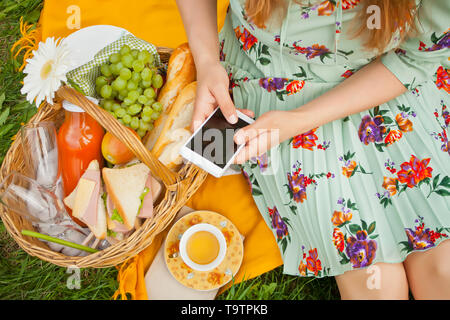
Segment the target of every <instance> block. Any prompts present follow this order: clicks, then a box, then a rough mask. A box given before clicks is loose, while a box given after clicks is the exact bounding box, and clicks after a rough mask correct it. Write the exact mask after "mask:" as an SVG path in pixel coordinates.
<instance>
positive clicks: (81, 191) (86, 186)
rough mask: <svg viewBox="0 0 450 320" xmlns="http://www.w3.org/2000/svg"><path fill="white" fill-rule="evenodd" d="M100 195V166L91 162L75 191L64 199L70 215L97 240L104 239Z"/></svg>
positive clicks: (104, 226) (104, 230)
mask: <svg viewBox="0 0 450 320" xmlns="http://www.w3.org/2000/svg"><path fill="white" fill-rule="evenodd" d="M102 194H103V186H102V181H101V174H100V165H99V163H98V161H97V160H93V161H92V162H91V163H90V164H89V167H88V168H87V170H86V172H85V173H84V174H83V176H82V177H81V179H80V180H79V182H78V185H77V186H76V188H75V190H74V191H73V192H72V193H71V194H70V195H69V196H67V197H66V198H65V199H64V203H65V204H66V206H67V207H69V208H70V209H72V215H73V216H74V217H75V218H77V219H79V220H80V221H82V222H84V223H85V224H86V225H87V226H88V227H89V229H90V230H91V231H92V232H93V233H94V235H95V237H96V238H97V239H105V238H106V209H105V206H104V205H103V201H102V198H101V195H102Z"/></svg>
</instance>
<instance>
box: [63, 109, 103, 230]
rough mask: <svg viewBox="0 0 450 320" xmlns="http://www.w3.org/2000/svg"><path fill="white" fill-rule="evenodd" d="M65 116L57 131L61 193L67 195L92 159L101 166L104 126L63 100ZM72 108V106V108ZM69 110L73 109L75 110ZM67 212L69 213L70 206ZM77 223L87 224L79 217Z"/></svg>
mask: <svg viewBox="0 0 450 320" xmlns="http://www.w3.org/2000/svg"><path fill="white" fill-rule="evenodd" d="M63 107H64V109H65V120H64V123H63V124H62V126H61V127H60V129H59V131H58V137H57V139H58V150H59V155H58V157H59V165H60V168H61V175H62V179H63V185H64V195H69V194H70V193H72V191H73V190H74V189H75V187H76V185H77V184H78V181H79V180H80V178H81V176H82V175H83V174H84V172H85V170H86V169H87V168H88V166H89V164H90V163H91V161H92V160H97V161H98V163H99V165H100V166H102V164H103V158H102V155H101V152H100V146H101V143H102V139H103V135H104V130H103V127H102V126H101V125H100V124H98V122H97V121H95V120H94V119H93V118H92V117H91V116H90V115H88V114H87V113H86V112H83V111H82V109H80V110H81V112H80V110H76V108H79V107H77V106H75V105H72V104H70V103H69V102H67V101H64V102H63ZM74 108H75V109H74ZM71 110H75V111H74V112H73V111H71ZM68 211H69V215H71V216H72V214H71V212H70V210H68ZM74 221H75V222H76V223H78V224H79V225H81V226H83V227H85V226H86V225H85V224H84V223H82V222H80V221H79V220H78V219H74Z"/></svg>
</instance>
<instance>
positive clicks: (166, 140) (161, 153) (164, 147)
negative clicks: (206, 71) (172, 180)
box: [152, 82, 197, 171]
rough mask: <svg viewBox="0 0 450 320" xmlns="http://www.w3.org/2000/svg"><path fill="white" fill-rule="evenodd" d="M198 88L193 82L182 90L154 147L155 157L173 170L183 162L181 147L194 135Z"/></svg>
mask: <svg viewBox="0 0 450 320" xmlns="http://www.w3.org/2000/svg"><path fill="white" fill-rule="evenodd" d="M196 90H197V82H192V83H190V84H188V85H187V86H186V87H185V88H184V89H183V90H182V91H181V92H180V94H179V95H178V97H177V99H176V100H175V103H174V104H173V106H172V108H171V110H170V112H169V113H168V115H167V119H166V121H165V123H164V127H163V129H162V130H161V134H160V136H159V137H158V139H157V140H156V143H155V145H154V147H153V149H152V153H153V154H154V155H155V157H156V158H158V159H159V161H161V162H162V163H163V164H164V165H165V166H167V167H168V168H169V169H171V170H173V171H176V170H178V169H179V167H180V165H181V164H182V163H183V159H182V157H181V155H180V149H181V147H182V146H183V145H184V144H185V143H186V142H187V141H188V139H189V138H190V137H191V135H192V133H191V130H190V126H191V122H192V116H193V114H194V103H195V96H196Z"/></svg>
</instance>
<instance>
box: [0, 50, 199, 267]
mask: <svg viewBox="0 0 450 320" xmlns="http://www.w3.org/2000/svg"><path fill="white" fill-rule="evenodd" d="M171 52H172V50H171V49H169V48H161V47H160V48H158V53H159V54H160V57H161V62H163V63H167V62H168V60H169V57H170V54H171ZM56 99H57V100H67V101H69V102H71V103H74V104H76V105H79V106H81V107H82V108H83V109H84V110H85V111H86V112H87V113H88V114H90V115H91V116H92V117H93V118H94V119H95V120H97V121H98V122H99V123H100V124H101V125H102V126H103V127H104V128H105V129H106V130H107V131H109V132H111V133H113V134H114V135H115V136H116V137H117V138H118V139H120V140H121V141H122V142H123V143H124V144H126V145H127V147H128V148H129V149H130V150H132V151H133V153H134V154H135V155H136V157H137V158H139V159H140V160H141V161H142V162H144V163H145V164H146V165H147V166H148V167H149V168H150V170H151V172H152V174H153V175H154V176H155V177H157V178H159V179H160V180H161V181H162V183H163V184H164V186H165V189H166V191H165V194H164V198H163V199H162V200H161V202H160V203H159V204H157V206H156V207H155V210H154V217H153V218H151V219H147V220H146V221H145V223H144V224H143V225H142V226H141V227H140V228H139V229H137V230H136V231H135V232H134V233H133V234H132V235H131V236H130V237H129V238H127V239H125V240H123V241H121V242H119V243H117V244H115V245H112V246H111V247H109V248H107V249H105V250H102V251H99V252H97V253H93V254H90V255H88V256H85V257H70V256H66V255H64V254H61V253H57V252H54V251H52V250H50V249H49V247H48V246H47V245H46V244H45V243H44V242H42V241H40V240H38V239H35V238H31V237H27V236H23V235H22V233H21V231H22V229H27V230H33V227H32V225H31V223H30V222H29V221H27V220H26V219H23V218H22V217H21V216H19V215H18V214H16V213H15V212H12V211H10V210H7V209H6V208H5V207H4V206H0V218H1V219H2V220H3V223H4V224H5V226H6V229H7V230H8V232H9V234H10V235H11V236H12V237H13V238H14V240H15V241H16V242H17V243H18V244H19V246H20V247H21V248H22V249H23V250H25V251H26V252H27V253H29V254H30V255H32V256H35V257H38V258H40V259H42V260H45V261H48V262H51V263H53V264H56V265H58V266H62V267H68V266H78V267H80V268H88V267H92V268H106V267H111V266H116V265H118V264H120V263H122V262H124V261H125V260H127V259H129V258H131V257H133V256H135V255H136V254H138V253H139V252H141V251H142V250H143V249H145V248H146V247H148V246H149V245H150V244H151V243H152V241H153V239H154V238H155V236H156V235H158V234H159V233H160V232H162V231H163V230H164V229H165V228H166V227H167V226H169V224H170V223H171V222H172V220H173V219H174V218H175V216H176V214H177V213H178V211H179V210H180V209H181V208H182V207H183V206H184V204H185V203H186V202H187V200H188V199H189V198H190V197H191V196H192V194H193V193H194V192H195V191H196V190H197V189H198V188H199V187H200V186H201V184H202V183H203V181H204V180H205V178H206V176H207V174H206V173H205V172H204V171H203V170H201V169H199V168H197V167H195V166H194V165H192V164H187V165H185V166H183V168H182V169H181V170H180V171H179V172H177V173H174V172H172V171H170V170H169V169H168V168H166V167H165V166H164V165H163V164H162V163H161V162H159V161H158V160H157V159H156V158H155V157H154V156H153V155H152V153H151V152H150V151H148V150H147V149H146V148H145V147H144V145H143V144H142V142H141V141H140V140H139V139H138V138H137V137H136V136H135V135H133V134H132V133H130V131H129V130H127V128H126V127H125V126H123V125H121V124H120V123H119V122H118V121H117V120H116V119H115V118H114V117H113V116H111V115H110V114H109V113H108V112H107V111H105V110H103V109H102V108H100V107H99V106H97V105H95V104H94V103H92V102H91V101H89V100H88V99H86V98H85V97H84V96H83V95H81V94H80V93H78V92H77V91H76V90H74V89H72V88H70V87H67V86H65V87H62V88H60V89H59V90H58V92H57V98H56ZM63 120H64V111H63V110H61V109H57V108H55V107H53V106H51V105H49V104H44V105H43V106H42V107H41V108H40V109H39V111H38V113H37V114H36V115H35V116H34V117H33V118H32V119H31V120H30V122H33V123H38V122H41V121H54V122H55V123H56V125H57V126H60V125H61V124H62V122H63ZM19 144H20V141H19V139H17V140H16V141H15V142H14V143H13V144H12V146H11V148H10V149H9V151H8V153H7V154H6V157H5V159H4V161H3V164H2V167H1V171H0V181H1V180H3V179H4V178H5V177H6V176H7V175H8V174H9V173H10V172H12V171H17V172H24V161H23V154H22V148H20V145H19Z"/></svg>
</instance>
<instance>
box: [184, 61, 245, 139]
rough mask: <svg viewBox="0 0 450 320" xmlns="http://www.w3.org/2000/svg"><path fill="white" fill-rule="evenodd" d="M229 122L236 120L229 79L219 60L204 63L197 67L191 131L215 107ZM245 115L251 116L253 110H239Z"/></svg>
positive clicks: (233, 122) (232, 122)
mask: <svg viewBox="0 0 450 320" xmlns="http://www.w3.org/2000/svg"><path fill="white" fill-rule="evenodd" d="M217 106H219V107H220V110H221V111H222V113H223V115H224V116H225V118H226V119H227V121H228V122H229V123H231V124H235V123H236V122H237V121H238V116H237V113H236V107H235V106H234V103H233V101H232V100H231V97H230V93H229V79H228V74H227V72H226V70H225V69H224V67H223V66H222V65H221V64H220V62H219V60H217V61H216V62H212V63H211V62H209V63H206V62H205V63H204V64H203V65H200V66H198V67H197V97H196V99H195V110H194V115H193V118H192V126H191V128H192V131H195V130H196V129H197V128H198V127H199V126H200V125H201V124H202V123H203V122H204V121H205V120H206V119H207V118H208V117H209V115H210V114H211V113H212V112H213V111H214V110H215V109H216V108H217ZM240 111H241V112H243V113H244V114H245V115H247V116H249V117H253V116H254V114H253V112H251V111H249V110H241V109H240Z"/></svg>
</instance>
